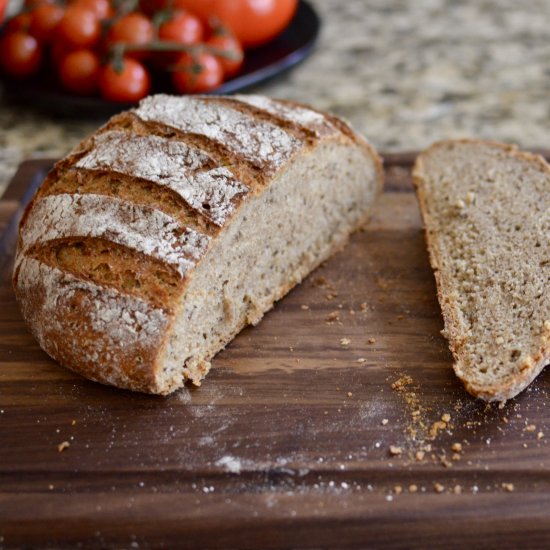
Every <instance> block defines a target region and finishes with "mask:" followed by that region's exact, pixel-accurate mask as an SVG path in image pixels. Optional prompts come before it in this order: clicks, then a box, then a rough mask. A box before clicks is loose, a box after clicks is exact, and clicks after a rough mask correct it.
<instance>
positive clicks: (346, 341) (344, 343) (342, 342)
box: [340, 338, 351, 347]
mask: <svg viewBox="0 0 550 550" xmlns="http://www.w3.org/2000/svg"><path fill="white" fill-rule="evenodd" d="M350 344H351V340H350V339H349V338H340V345H341V346H343V347H346V346H349V345H350Z"/></svg>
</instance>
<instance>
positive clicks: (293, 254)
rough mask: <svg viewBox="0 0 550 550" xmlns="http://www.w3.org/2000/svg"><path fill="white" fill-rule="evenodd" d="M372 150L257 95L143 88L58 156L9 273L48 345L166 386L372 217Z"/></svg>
mask: <svg viewBox="0 0 550 550" xmlns="http://www.w3.org/2000/svg"><path fill="white" fill-rule="evenodd" d="M382 179H383V178H382V167H381V161H380V159H379V157H378V156H377V154H376V153H375V151H374V150H373V148H372V147H371V146H370V145H369V144H368V143H367V142H366V141H365V140H364V139H363V138H361V137H359V136H358V135H356V134H355V133H354V132H353V131H352V130H351V129H350V128H349V127H348V126H347V125H346V124H345V123H344V122H342V121H341V120H339V119H337V118H335V117H333V116H330V115H327V114H323V113H319V112H317V111H315V110H313V109H311V108H308V107H305V106H301V105H298V104H295V103H291V102H286V101H276V100H271V99H268V98H265V97H261V96H234V97H173V96H163V95H158V96H152V97H149V98H147V99H145V100H144V101H142V102H141V104H140V105H139V106H138V107H137V108H136V109H134V110H131V111H128V112H125V113H122V114H120V115H117V116H115V117H114V118H113V119H111V120H110V121H109V122H108V123H107V124H106V125H105V126H103V127H102V128H101V129H99V130H98V131H97V132H96V133H94V134H93V135H92V136H90V137H89V138H87V139H85V140H84V141H83V142H82V143H81V144H80V145H79V146H77V147H76V148H75V149H74V150H73V151H72V152H71V153H70V154H69V156H68V157H67V158H65V159H63V160H61V161H60V162H58V163H57V164H56V165H55V167H54V168H53V170H52V171H51V172H50V174H49V175H48V176H47V178H46V180H45V181H44V183H43V184H42V186H41V188H40V189H39V191H38V192H37V194H36V196H35V197H34V199H33V200H32V202H31V204H30V205H29V207H28V209H27V211H26V213H25V215H24V217H23V219H22V221H21V225H20V238H19V244H18V250H17V254H16V260H15V267H14V276H13V282H14V287H15V291H16V295H17V298H18V301H19V303H20V305H21V311H22V313H23V316H24V318H25V320H26V321H27V323H28V325H29V327H30V329H31V331H32V332H33V334H34V335H35V337H36V338H37V340H38V342H39V343H40V345H41V346H42V348H43V349H44V350H45V351H46V352H47V353H48V354H50V355H51V356H52V357H53V358H54V359H56V360H57V361H58V362H59V363H61V364H62V365H64V366H66V367H68V368H70V369H72V370H74V371H77V372H79V373H81V374H82V375H84V376H86V377H88V378H90V379H92V380H97V381H99V382H102V383H105V384H112V385H115V386H118V387H122V388H129V389H132V390H137V391H143V392H150V393H158V394H167V393H170V392H172V391H174V390H176V389H177V388H179V387H181V386H182V385H183V384H184V383H185V381H186V380H191V381H192V382H193V383H195V384H200V381H201V379H202V378H203V377H204V376H205V375H206V373H207V372H208V369H209V368H210V359H211V358H212V357H213V356H214V355H215V354H216V353H217V352H218V351H220V350H221V349H222V348H223V347H224V346H225V345H226V344H227V343H228V342H229V341H230V340H231V339H232V338H233V337H234V336H235V335H236V334H237V333H238V332H239V331H240V330H241V329H242V328H243V327H244V326H246V325H247V324H250V323H252V324H255V323H257V322H259V320H260V319H261V318H262V316H263V314H264V313H265V312H266V311H267V310H269V309H270V308H271V307H272V306H273V304H274V302H275V301H276V300H279V299H280V298H282V297H283V296H284V295H285V294H286V293H287V292H288V291H289V290H290V289H291V288H292V287H293V286H295V285H296V284H298V283H299V282H300V281H301V280H302V279H303V278H304V277H305V276H306V275H307V274H308V273H309V272H310V271H311V270H313V269H314V268H315V267H317V266H318V265H319V264H320V263H321V262H323V261H324V260H326V259H327V258H328V257H329V256H330V255H331V254H332V253H333V252H334V251H335V250H337V249H339V248H341V247H342V246H344V244H345V243H346V241H347V239H348V237H349V235H350V233H351V232H352V231H354V230H356V229H357V228H359V227H360V226H361V225H362V224H363V223H364V222H365V220H366V219H367V218H368V215H369V212H370V209H371V206H372V204H373V202H374V200H375V198H376V196H377V194H378V193H379V192H380V190H381V187H382Z"/></svg>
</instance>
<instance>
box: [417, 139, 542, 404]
mask: <svg viewBox="0 0 550 550" xmlns="http://www.w3.org/2000/svg"><path fill="white" fill-rule="evenodd" d="M413 175H414V181H415V184H416V186H417V192H418V199H419V202H420V208H421V211H422V215H423V218H424V224H425V226H426V239H427V243H428V248H429V251H430V259H431V264H432V267H433V269H434V271H435V278H436V282H437V289H438V295H439V302H440V304H441V309H442V312H443V317H444V320H445V331H444V334H445V336H446V337H447V338H448V340H449V344H450V348H451V351H452V353H453V355H454V358H455V365H454V368H455V371H456V374H457V375H458V377H459V378H460V379H461V380H462V381H463V382H464V384H465V386H466V389H467V390H468V391H469V392H470V393H472V394H473V395H475V396H477V397H481V398H483V399H486V400H488V401H505V400H506V399H509V398H511V397H513V396H515V395H517V394H518V393H519V392H520V391H522V390H523V389H524V388H525V387H526V386H527V385H528V384H529V383H530V382H531V381H532V380H533V379H534V378H535V376H537V374H538V373H539V372H540V371H541V370H542V368H543V367H544V366H545V365H546V364H547V363H549V362H550V293H549V292H548V288H549V287H550V167H549V166H548V164H546V162H545V161H544V159H542V158H541V157H539V156H535V155H531V154H528V153H522V152H519V151H518V150H517V149H516V148H515V147H511V146H508V145H503V144H500V143H491V142H482V141H444V142H441V143H438V144H436V145H434V146H432V147H431V148H430V149H428V150H427V151H425V152H424V153H423V154H422V155H421V156H420V157H419V158H418V159H417V162H416V166H415V169H414V174H413Z"/></svg>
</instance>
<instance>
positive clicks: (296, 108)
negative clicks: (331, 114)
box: [231, 95, 339, 137]
mask: <svg viewBox="0 0 550 550" xmlns="http://www.w3.org/2000/svg"><path fill="white" fill-rule="evenodd" d="M231 99H236V100H238V101H239V102H241V103H244V104H246V105H252V106H253V107H256V108H257V109H261V110H262V111H266V112H267V113H269V114H271V115H273V116H276V117H278V118H282V119H283V120H286V121H288V122H292V123H294V124H298V125H299V126H301V127H302V128H305V129H307V130H310V131H313V132H314V133H315V135H316V136H318V137H320V136H329V135H335V134H338V133H339V130H338V129H337V128H336V127H335V126H334V124H331V122H330V121H329V120H328V119H327V118H326V117H325V116H324V115H322V114H321V113H318V112H317V111H313V110H312V109H307V108H306V107H302V106H300V105H292V106H291V105H289V104H287V103H284V102H281V101H277V100H276V99H271V98H269V97H265V96H262V95H235V96H231Z"/></svg>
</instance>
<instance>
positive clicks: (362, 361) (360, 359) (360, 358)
mask: <svg viewBox="0 0 550 550" xmlns="http://www.w3.org/2000/svg"><path fill="white" fill-rule="evenodd" d="M366 361H367V360H366V359H365V358H364V357H359V359H357V362H358V363H365V362H366Z"/></svg>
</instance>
